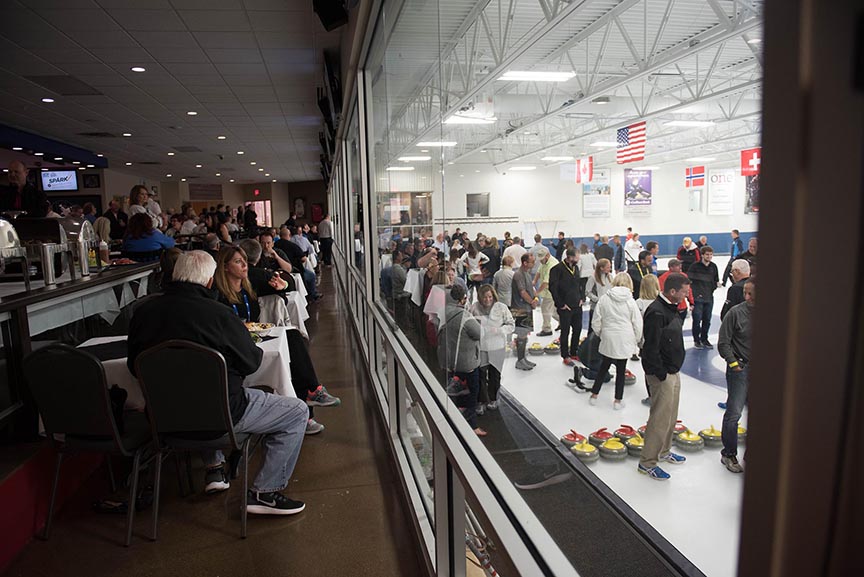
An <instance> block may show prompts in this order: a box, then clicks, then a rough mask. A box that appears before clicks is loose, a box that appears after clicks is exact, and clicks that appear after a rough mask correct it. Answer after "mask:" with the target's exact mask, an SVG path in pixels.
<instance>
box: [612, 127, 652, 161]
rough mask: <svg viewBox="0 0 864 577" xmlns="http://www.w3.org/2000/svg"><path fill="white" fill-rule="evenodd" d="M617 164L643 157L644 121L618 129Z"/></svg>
mask: <svg viewBox="0 0 864 577" xmlns="http://www.w3.org/2000/svg"><path fill="white" fill-rule="evenodd" d="M616 159H617V160H618V164H626V163H628V162H635V161H637V160H644V159H645V123H644V122H637V123H636V124H631V125H630V126H627V127H626V128H619V129H618V154H617V157H616Z"/></svg>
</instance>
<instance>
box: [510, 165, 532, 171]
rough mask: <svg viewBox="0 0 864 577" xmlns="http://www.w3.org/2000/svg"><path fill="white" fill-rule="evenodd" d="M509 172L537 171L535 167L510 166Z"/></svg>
mask: <svg viewBox="0 0 864 577" xmlns="http://www.w3.org/2000/svg"><path fill="white" fill-rule="evenodd" d="M510 170H513V171H517V172H527V171H529V170H537V167H536V166H511V167H510Z"/></svg>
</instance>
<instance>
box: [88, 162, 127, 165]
mask: <svg viewBox="0 0 864 577" xmlns="http://www.w3.org/2000/svg"><path fill="white" fill-rule="evenodd" d="M88 166H89V165H88ZM126 166H132V163H131V162H127V163H126Z"/></svg>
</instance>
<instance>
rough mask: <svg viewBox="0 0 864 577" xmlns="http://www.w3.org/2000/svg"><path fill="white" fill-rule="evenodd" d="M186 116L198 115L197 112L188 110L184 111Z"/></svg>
mask: <svg viewBox="0 0 864 577" xmlns="http://www.w3.org/2000/svg"><path fill="white" fill-rule="evenodd" d="M186 116H198V113H197V112H195V111H194V110H190V111H189V112H187V113H186Z"/></svg>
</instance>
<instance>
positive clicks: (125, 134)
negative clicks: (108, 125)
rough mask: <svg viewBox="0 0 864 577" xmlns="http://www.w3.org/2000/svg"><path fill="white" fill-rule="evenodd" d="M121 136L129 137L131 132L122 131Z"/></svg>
mask: <svg viewBox="0 0 864 577" xmlns="http://www.w3.org/2000/svg"><path fill="white" fill-rule="evenodd" d="M123 136H125V137H126V138H129V137H130V136H132V133H131V132H124V133H123Z"/></svg>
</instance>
